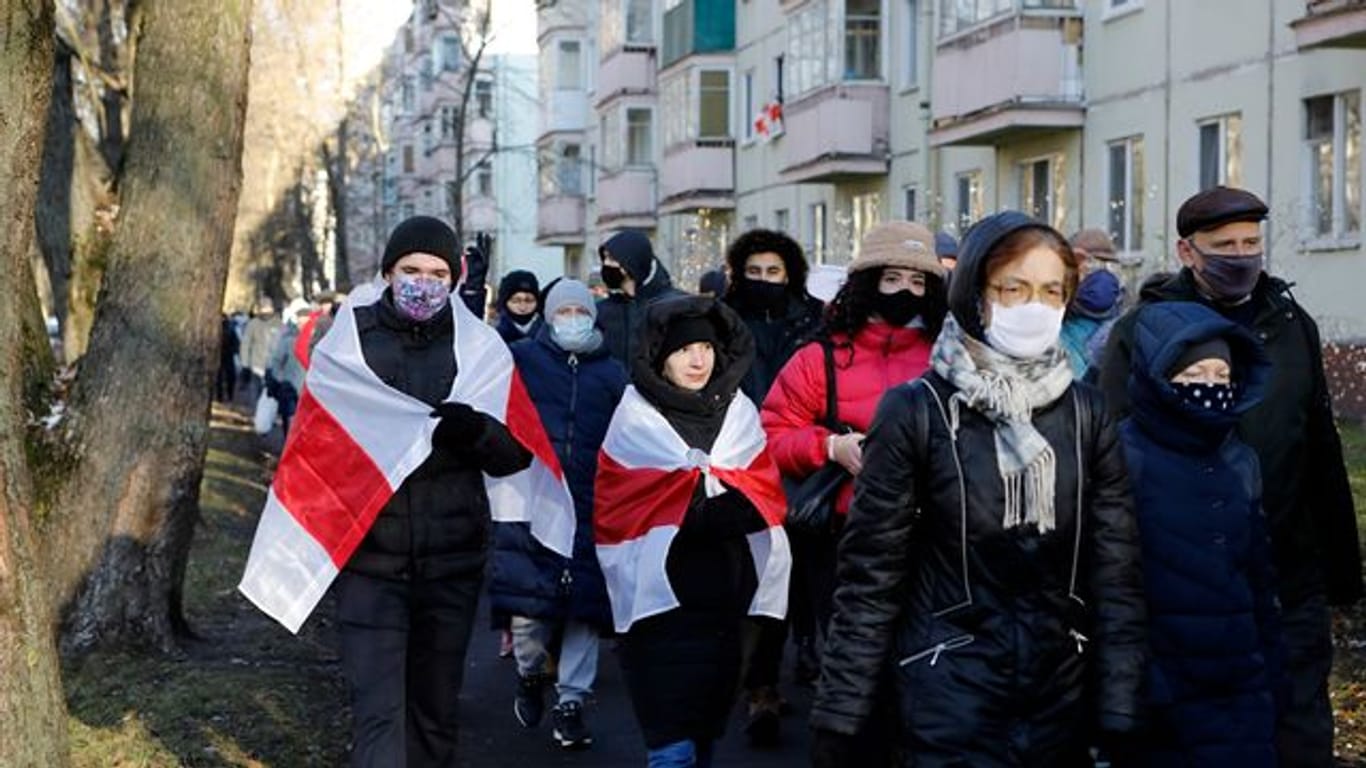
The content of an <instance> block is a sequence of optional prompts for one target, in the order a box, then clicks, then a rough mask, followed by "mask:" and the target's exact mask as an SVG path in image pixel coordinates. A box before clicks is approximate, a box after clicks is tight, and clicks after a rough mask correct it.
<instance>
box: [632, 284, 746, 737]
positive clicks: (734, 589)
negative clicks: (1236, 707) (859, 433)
mask: <svg viewBox="0 0 1366 768" xmlns="http://www.w3.org/2000/svg"><path fill="white" fill-rule="evenodd" d="M699 315H705V316H707V317H709V318H710V319H711V320H712V322H713V324H714V325H715V326H716V327H717V330H718V336H719V337H720V339H721V341H720V342H719V343H718V344H717V345H716V367H715V369H714V373H713V374H712V379H711V381H710V382H709V383H708V385H707V387H706V388H705V389H703V390H702V391H701V392H698V393H692V392H685V391H683V390H681V389H679V388H677V387H674V386H673V385H671V384H669V383H668V382H666V381H665V380H664V378H663V377H662V376H660V374H659V372H658V371H656V370H654V366H653V365H652V364H651V361H653V360H654V359H655V357H656V356H657V354H658V352H659V347H660V346H661V344H662V342H663V339H664V335H665V331H666V330H667V328H668V326H669V325H670V324H672V323H673V322H674V321H675V320H677V319H678V318H680V317H685V316H699ZM753 350H754V344H753V341H752V340H751V339H750V338H749V333H748V332H747V331H746V330H745V328H744V326H743V325H742V324H741V323H740V320H739V318H738V317H736V316H735V313H733V312H731V311H730V310H729V309H728V308H726V307H724V306H722V305H721V304H719V303H717V302H716V301H715V300H713V299H711V298H708V297H701V296H697V297H680V298H674V299H668V300H666V301H661V302H659V303H657V304H655V305H654V306H653V307H652V308H651V310H650V312H649V313H648V315H647V318H646V328H645V331H644V333H643V334H642V336H641V348H640V349H639V351H638V352H637V356H636V361H635V362H636V365H635V370H634V371H633V375H634V377H635V382H636V384H635V386H636V388H637V389H638V390H639V391H640V394H641V395H642V396H643V397H644V398H645V399H646V400H648V401H649V402H650V403H651V404H652V405H654V406H655V408H657V409H658V410H659V412H660V413H661V414H662V415H663V416H664V418H665V419H667V420H668V421H669V424H670V426H672V427H673V428H674V430H675V431H677V432H678V434H679V436H680V437H682V438H683V440H684V441H685V442H687V443H688V445H689V446H691V447H693V448H698V449H700V450H703V451H707V452H710V451H711V449H712V446H713V445H714V443H715V441H716V436H717V434H718V433H719V432H720V431H721V424H722V422H723V421H724V420H725V415H726V409H727V408H728V407H729V405H730V402H731V400H732V399H733V398H734V397H735V396H736V390H737V389H738V388H739V385H740V379H741V378H742V377H743V376H744V373H745V370H746V369H747V368H748V367H749V364H750V361H751V359H752V358H753V355H754V351H753ZM723 496H731V497H739V498H740V499H743V497H740V496H739V494H738V492H734V491H732V492H730V493H727V494H723ZM716 498H718V499H719V498H721V497H716ZM741 506H742V507H743V508H744V509H743V512H742V513H740V514H737V513H736V510H735V509H732V508H726V507H723V506H722V505H721V503H720V502H717V503H713V500H712V499H707V498H705V497H704V495H703V493H702V484H701V483H699V484H698V490H697V493H696V494H695V495H694V496H693V500H692V504H691V505H690V506H689V507H688V511H687V514H686V515H685V517H684V519H683V524H682V525H681V526H680V527H679V531H678V535H677V536H676V537H675V538H674V540H673V543H672V544H671V545H670V547H669V556H668V560H667V561H666V566H665V567H666V569H667V571H668V575H669V585H670V586H671V587H672V588H673V591H674V595H675V596H676V597H677V598H678V602H679V607H678V608H675V609H673V610H671V611H667V612H665V613H662V614H659V615H656V616H651V617H650V618H646V619H642V620H640V621H637V622H636V623H635V624H633V625H632V626H631V629H630V630H629V631H628V632H627V633H626V636H625V638H624V641H623V643H622V648H621V660H622V666H623V669H624V671H625V677H626V687H627V690H628V692H629V694H630V697H631V705H632V707H633V709H634V710H635V713H636V719H637V720H639V721H640V727H641V730H642V731H643V732H644V734H645V742H646V744H647V745H648V746H649V747H651V748H654V747H660V746H663V745H665V744H669V743H672V742H675V741H680V740H683V739H693V740H701V741H710V740H712V739H715V738H716V737H718V736H720V735H721V733H722V732H723V731H724V729H725V724H726V719H727V717H728V715H729V714H730V711H731V709H732V707H733V705H734V703H735V693H736V690H737V688H738V686H739V682H740V650H741V645H740V632H741V626H742V621H743V619H744V616H745V614H746V611H747V609H748V606H749V603H750V600H751V599H752V598H753V596H754V591H755V589H756V588H757V586H758V584H757V577H756V575H755V572H754V561H753V559H752V558H751V556H750V552H749V545H748V543H747V542H746V540H745V536H746V535H747V534H750V533H753V532H755V531H760V530H763V529H764V528H765V527H766V526H767V523H766V522H765V521H764V519H763V518H762V517H760V515H759V512H758V510H756V509H754V508H753V505H751V504H749V503H748V502H743V503H742V505H741Z"/></svg>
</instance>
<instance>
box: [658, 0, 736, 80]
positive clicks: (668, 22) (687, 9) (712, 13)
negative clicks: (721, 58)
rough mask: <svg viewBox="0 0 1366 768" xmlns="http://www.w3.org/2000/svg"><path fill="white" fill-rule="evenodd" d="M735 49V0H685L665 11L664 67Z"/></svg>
mask: <svg viewBox="0 0 1366 768" xmlns="http://www.w3.org/2000/svg"><path fill="white" fill-rule="evenodd" d="M734 49H735V0H683V2H681V3H679V4H678V5H677V6H674V7H673V8H670V9H669V10H668V11H666V12H665V13H664V47H663V50H662V51H661V54H662V55H661V57H660V66H661V67H667V66H669V65H670V64H672V63H674V62H675V61H678V60H679V59H683V58H686V57H688V56H693V55H696V54H699V53H720V52H724V51H731V50H734Z"/></svg>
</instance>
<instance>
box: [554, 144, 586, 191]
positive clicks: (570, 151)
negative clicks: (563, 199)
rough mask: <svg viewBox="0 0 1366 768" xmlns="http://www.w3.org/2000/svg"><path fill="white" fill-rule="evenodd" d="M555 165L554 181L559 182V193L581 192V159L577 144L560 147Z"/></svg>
mask: <svg viewBox="0 0 1366 768" xmlns="http://www.w3.org/2000/svg"><path fill="white" fill-rule="evenodd" d="M556 165H557V166H558V168H557V172H556V181H557V182H558V184H559V188H560V194H563V195H581V194H583V179H582V177H583V159H582V158H581V157H580V149H579V145H578V144H565V145H564V146H562V147H560V156H559V158H558V161H557V163H556Z"/></svg>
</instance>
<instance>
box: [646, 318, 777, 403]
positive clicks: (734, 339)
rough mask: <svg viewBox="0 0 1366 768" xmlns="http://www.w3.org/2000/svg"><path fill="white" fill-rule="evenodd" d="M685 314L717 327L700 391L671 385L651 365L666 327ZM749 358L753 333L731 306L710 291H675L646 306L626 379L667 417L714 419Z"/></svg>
mask: <svg viewBox="0 0 1366 768" xmlns="http://www.w3.org/2000/svg"><path fill="white" fill-rule="evenodd" d="M690 317H705V318H707V319H708V320H710V321H711V323H712V325H713V326H715V328H716V338H717V342H716V346H715V350H716V365H715V368H713V369H712V375H711V381H709V382H707V386H706V387H704V388H703V389H702V390H701V391H700V392H689V391H687V390H684V389H680V388H679V387H676V386H674V385H673V384H671V383H669V382H668V380H666V379H665V378H664V376H663V375H662V374H661V373H660V372H659V371H657V370H655V367H654V360H655V359H656V358H657V357H658V356H659V353H660V348H661V347H662V346H663V345H664V338H665V334H666V333H667V331H668V328H669V326H670V325H672V324H673V323H674V322H676V321H678V320H681V319H683V318H690ZM753 362H754V338H753V337H752V336H751V335H750V332H749V329H748V328H746V327H745V324H744V323H743V322H741V320H740V316H739V315H737V314H735V311H734V310H732V309H731V308H730V307H727V306H726V305H725V304H723V303H721V302H719V301H717V300H716V299H713V298H711V297H710V296H676V297H670V298H666V299H660V300H659V301H657V302H655V303H653V304H651V305H650V307H649V309H647V310H646V313H645V327H644V328H643V329H642V331H641V336H640V344H639V345H637V347H636V353H635V358H634V359H633V360H632V361H631V381H632V382H633V383H634V384H635V385H636V389H638V390H640V393H641V395H643V396H644V397H645V399H647V400H649V401H650V402H651V403H653V404H654V405H655V407H657V408H659V409H660V411H661V412H662V413H664V415H665V416H666V417H669V416H670V415H671V414H679V413H682V414H691V415H698V416H707V417H718V418H719V417H720V416H722V415H724V414H725V411H726V408H727V407H729V406H730V401H731V400H732V399H734V397H735V393H736V391H737V390H738V389H739V388H740V380H741V379H743V378H744V377H745V372H746V371H748V370H749V367H750V365H751V364H752V363H753ZM670 420H671V421H672V419H670ZM718 426H719V422H718Z"/></svg>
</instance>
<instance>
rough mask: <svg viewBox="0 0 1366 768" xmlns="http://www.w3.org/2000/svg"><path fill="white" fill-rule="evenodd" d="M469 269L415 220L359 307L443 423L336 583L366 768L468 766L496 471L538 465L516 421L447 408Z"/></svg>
mask: <svg viewBox="0 0 1366 768" xmlns="http://www.w3.org/2000/svg"><path fill="white" fill-rule="evenodd" d="M459 265H460V248H459V244H458V243H457V242H456V238H455V233H454V232H452V231H451V229H450V227H448V226H446V225H445V224H444V223H443V222H441V221H440V220H438V219H434V218H431V217H427V216H417V217H413V218H409V219H407V220H405V221H403V222H402V223H400V224H399V225H398V226H397V227H396V228H395V229H394V231H393V234H392V235H390V237H389V241H388V244H387V245H386V247H385V249H384V257H383V260H382V261H381V267H382V276H383V279H384V281H385V283H387V285H386V287H385V288H384V290H383V294H382V295H381V296H380V298H379V300H378V301H376V302H374V303H372V304H367V305H364V306H357V307H356V308H355V310H354V313H355V332H356V334H357V336H358V337H359V344H360V349H361V353H362V355H363V356H364V359H365V364H366V365H367V366H368V367H369V368H370V370H371V371H372V372H373V373H374V375H375V376H377V377H378V378H379V379H380V380H381V381H383V382H384V384H386V385H387V386H389V387H391V388H393V389H396V390H398V391H400V392H403V393H404V394H406V395H409V396H411V397H413V398H415V399H417V400H420V401H422V402H425V403H427V404H428V405H431V406H432V407H433V409H434V411H433V417H438V418H440V421H439V422H438V424H437V427H436V429H435V432H434V433H433V434H432V438H431V441H432V451H431V453H430V455H429V456H428V457H427V459H426V460H425V461H423V462H422V464H421V465H420V466H418V467H417V469H415V470H413V472H412V473H411V474H409V475H408V476H407V477H406V478H405V479H404V480H403V483H402V485H401V486H400V487H399V488H398V489H397V490H396V491H395V492H394V494H393V496H392V497H391V498H390V499H389V501H388V503H386V504H385V505H384V507H383V508H382V509H381V510H380V511H379V515H378V517H377V518H375V520H374V523H373V525H371V526H370V529H369V531H368V532H367V533H366V535H365V537H364V538H363V539H362V540H361V542H360V544H359V546H358V547H357V548H356V551H355V553H354V554H353V555H352V556H351V558H350V559H349V560H347V562H346V565H345V567H344V568H343V569H342V571H341V574H340V575H339V576H338V578H337V581H336V583H335V585H334V587H333V594H335V595H336V598H337V618H338V622H337V633H338V639H339V644H340V647H341V669H342V674H343V676H344V677H345V679H346V682H347V688H348V691H349V694H350V700H351V714H352V721H353V728H354V735H353V742H352V751H351V764H352V765H353V766H357V767H359V766H381V765H383V766H403V765H406V766H437V765H452V764H454V760H455V757H454V753H455V741H456V731H457V728H458V717H457V701H458V695H459V691H460V683H461V679H462V677H463V671H464V667H465V649H466V647H467V646H468V644H469V637H470V630H471V628H472V627H473V623H474V617H475V607H476V605H477V604H478V597H479V590H480V586H481V584H482V582H483V573H484V562H485V557H486V550H487V539H488V532H489V526H490V520H489V506H488V497H487V495H486V493H485V489H484V474H485V473H488V474H489V475H492V476H495V477H502V476H506V475H510V474H512V473H514V472H517V471H520V470H522V469H524V468H526V467H527V466H528V465H529V464H530V462H531V454H530V452H528V451H527V450H526V449H525V448H523V447H522V445H521V444H520V443H519V442H518V441H517V440H516V438H514V437H513V436H512V434H511V433H510V432H509V431H508V429H507V427H506V426H505V425H504V424H503V423H502V422H500V421H498V420H497V419H495V418H493V417H492V416H490V415H488V414H485V413H482V412H480V411H477V410H475V409H473V408H472V407H470V406H469V405H467V404H465V403H459V402H447V398H448V397H449V396H450V393H451V391H452V386H453V384H454V382H455V378H456V373H457V365H456V352H455V344H456V343H457V340H456V339H455V318H454V314H453V313H455V312H457V311H458V312H464V311H465V307H463V306H458V305H457V304H456V303H454V302H452V300H451V299H452V285H453V284H454V283H455V282H456V280H457V278H458V277H459V275H460V267H459ZM335 332H336V331H334V333H335ZM494 343H496V342H494ZM370 405H371V404H370V403H369V402H366V403H364V404H362V405H359V406H357V407H369V406H370Z"/></svg>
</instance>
